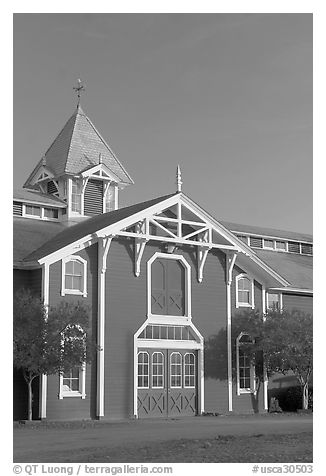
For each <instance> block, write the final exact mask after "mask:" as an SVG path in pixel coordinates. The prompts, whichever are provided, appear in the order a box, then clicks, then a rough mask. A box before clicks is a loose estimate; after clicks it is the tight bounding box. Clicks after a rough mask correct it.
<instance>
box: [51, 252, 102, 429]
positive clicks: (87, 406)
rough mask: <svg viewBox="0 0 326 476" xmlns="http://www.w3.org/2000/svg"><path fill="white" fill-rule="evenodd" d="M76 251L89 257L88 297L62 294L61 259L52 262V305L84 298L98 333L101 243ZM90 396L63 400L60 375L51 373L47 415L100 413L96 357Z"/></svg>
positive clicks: (56, 417)
mask: <svg viewBox="0 0 326 476" xmlns="http://www.w3.org/2000/svg"><path fill="white" fill-rule="evenodd" d="M76 255H78V256H81V257H82V258H83V259H85V260H86V261H87V297H83V296H74V295H69V294H67V295H65V296H61V261H57V262H55V263H53V264H52V265H50V272H49V279H50V296H49V303H50V306H56V305H58V304H59V303H60V302H71V303H75V302H77V301H80V302H81V303H82V304H84V305H85V306H88V308H89V309H90V311H91V315H90V319H91V332H92V335H94V336H96V335H97V245H92V246H90V247H88V248H86V249H84V250H80V251H79V252H77V253H76ZM85 383H86V398H85V399H81V398H78V397H76V398H75V397H66V398H63V399H62V400H60V399H59V398H58V394H59V376H58V375H50V376H49V377H48V385H47V419H49V420H59V419H60V420H65V419H66V420H71V419H82V418H95V417H96V358H95V359H94V360H93V361H92V363H91V364H90V365H87V366H86V382H85Z"/></svg>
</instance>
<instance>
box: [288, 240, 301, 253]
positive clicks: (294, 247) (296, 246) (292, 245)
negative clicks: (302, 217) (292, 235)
mask: <svg viewBox="0 0 326 476" xmlns="http://www.w3.org/2000/svg"><path fill="white" fill-rule="evenodd" d="M288 250H289V253H300V243H297V242H296V241H289V244H288Z"/></svg>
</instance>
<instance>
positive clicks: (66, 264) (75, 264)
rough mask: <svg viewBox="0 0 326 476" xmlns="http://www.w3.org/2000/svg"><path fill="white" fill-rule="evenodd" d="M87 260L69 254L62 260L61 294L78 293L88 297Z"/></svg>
mask: <svg viewBox="0 0 326 476" xmlns="http://www.w3.org/2000/svg"><path fill="white" fill-rule="evenodd" d="M86 273H87V261H86V260H84V259H83V258H81V257H80V256H68V257H67V258H63V260H62V282H61V295H62V296H65V295H66V294H77V295H81V296H84V297H86V296H87V289H86V282H87V280H86Z"/></svg>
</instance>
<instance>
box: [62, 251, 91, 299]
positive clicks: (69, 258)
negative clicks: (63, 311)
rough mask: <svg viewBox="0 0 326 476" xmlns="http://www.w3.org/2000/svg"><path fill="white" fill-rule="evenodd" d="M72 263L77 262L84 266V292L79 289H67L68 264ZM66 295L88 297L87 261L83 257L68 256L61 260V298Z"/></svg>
mask: <svg viewBox="0 0 326 476" xmlns="http://www.w3.org/2000/svg"><path fill="white" fill-rule="evenodd" d="M70 261H77V262H79V263H81V264H82V265H83V276H82V283H83V290H82V291H80V290H78V289H69V288H66V284H65V277H66V264H67V263H69V262H70ZM66 294H74V295H78V296H83V297H87V261H86V260H85V259H84V258H82V257H81V256H77V255H70V256H66V257H65V258H62V260H61V296H65V295H66Z"/></svg>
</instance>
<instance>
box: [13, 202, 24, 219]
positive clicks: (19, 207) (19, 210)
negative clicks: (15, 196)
mask: <svg viewBox="0 0 326 476" xmlns="http://www.w3.org/2000/svg"><path fill="white" fill-rule="evenodd" d="M13 213H14V215H16V216H20V217H21V216H22V214H23V204H22V203H21V202H14V206H13Z"/></svg>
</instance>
